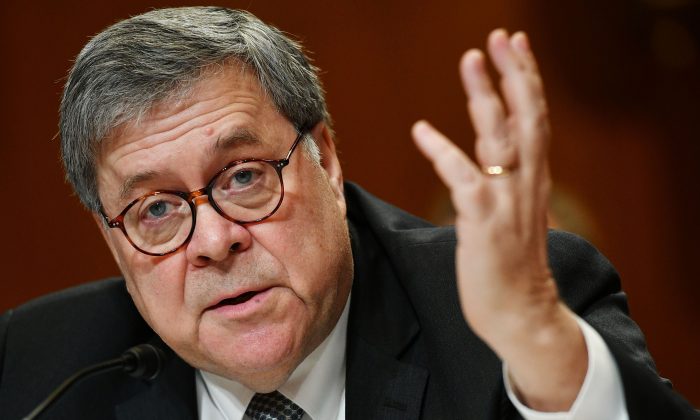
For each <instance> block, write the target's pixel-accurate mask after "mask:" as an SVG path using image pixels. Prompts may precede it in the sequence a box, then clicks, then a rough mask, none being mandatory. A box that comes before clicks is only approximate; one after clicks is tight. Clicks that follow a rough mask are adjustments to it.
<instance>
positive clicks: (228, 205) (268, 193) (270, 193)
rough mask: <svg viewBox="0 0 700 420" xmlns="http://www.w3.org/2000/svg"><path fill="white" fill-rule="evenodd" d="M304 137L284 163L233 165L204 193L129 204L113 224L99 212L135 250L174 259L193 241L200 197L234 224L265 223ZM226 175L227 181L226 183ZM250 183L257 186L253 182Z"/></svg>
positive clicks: (152, 196)
mask: <svg viewBox="0 0 700 420" xmlns="http://www.w3.org/2000/svg"><path fill="white" fill-rule="evenodd" d="M306 133H307V131H306V130H301V131H299V132H298V133H297V137H296V139H295V140H294V143H292V146H291V147H290V148H289V151H288V152H287V156H286V157H285V158H283V159H242V160H235V161H233V162H229V163H228V164H227V165H226V166H224V167H223V168H222V169H221V170H219V171H218V172H217V173H216V174H215V175H214V176H213V177H212V179H211V180H210V181H209V182H208V183H207V185H206V186H205V187H204V188H200V189H198V190H194V191H190V192H183V191H173V190H158V191H152V192H150V193H148V194H144V195H142V196H141V197H139V198H137V199H135V200H133V201H131V202H130V203H129V204H128V205H127V206H126V207H125V208H124V210H122V211H121V213H119V215H118V216H116V217H114V218H113V219H111V220H110V219H109V218H108V217H107V215H106V214H105V211H104V209H103V208H100V210H99V212H100V214H101V216H102V217H103V218H104V221H105V223H106V224H107V226H109V227H110V228H118V229H120V230H121V231H122V233H123V234H124V236H125V237H126V239H127V240H128V241H129V243H130V244H131V245H132V246H133V247H134V248H135V249H136V250H138V251H140V252H142V253H144V254H146V255H152V256H163V255H167V254H171V253H173V252H175V251H177V250H179V249H180V248H182V247H183V246H184V245H185V244H187V243H188V242H189V241H190V239H191V238H192V234H193V233H194V229H195V225H196V220H197V210H196V206H197V200H198V199H200V200H201V198H200V197H204V196H206V197H207V198H208V201H209V203H210V204H211V206H212V207H213V208H214V210H216V212H217V213H218V214H220V215H221V216H222V217H224V218H225V219H227V220H229V221H231V222H233V223H237V224H240V225H243V224H249V223H256V222H260V221H263V220H265V219H267V218H268V217H270V216H272V215H273V214H274V213H275V212H276V211H277V210H278V209H279V208H280V206H281V205H282V199H283V198H284V180H283V178H282V169H284V168H285V167H286V166H287V165H289V160H290V158H291V156H292V153H294V150H296V148H297V146H298V144H299V143H300V142H301V140H302V139H303V138H304V135H305V134H306ZM272 170H273V171H274V172H271V171H272ZM273 173H274V174H276V176H274V175H273ZM223 174H227V176H226V177H223V178H222V175H223ZM252 178H255V180H253V181H251V179H252ZM272 178H275V179H276V180H277V181H275V180H273V179H272ZM241 180H242V181H241ZM222 182H224V184H223V185H222ZM229 182H230V183H239V182H240V183H242V184H243V185H242V187H241V188H242V189H241V191H240V192H230V190H231V188H229V186H230V185H229ZM185 203H186V204H187V205H185ZM168 210H172V211H169V212H168ZM188 211H189V217H188V214H187V212H188ZM166 212H167V214H166ZM232 213H233V214H232ZM188 225H189V226H188ZM129 231H131V235H130V234H129ZM142 231H143V232H142ZM144 232H145V233H144ZM185 232H186V234H185ZM149 235H150V237H149V238H146V236H149Z"/></svg>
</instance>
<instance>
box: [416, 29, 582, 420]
mask: <svg viewBox="0 0 700 420" xmlns="http://www.w3.org/2000/svg"><path fill="white" fill-rule="evenodd" d="M488 52H489V55H490V57H491V60H492V61H493V63H494V65H495V67H496V69H497V70H498V72H499V73H500V75H501V83H500V88H501V92H502V94H503V99H504V101H505V104H504V101H502V100H501V98H500V97H499V95H498V92H497V91H496V90H495V88H494V87H493V84H492V82H491V80H490V77H489V75H488V73H487V71H486V68H485V58H484V54H483V53H482V52H481V51H479V50H470V51H467V52H466V53H465V54H464V56H463V57H462V60H461V63H460V74H461V77H462V82H463V84H464V88H465V91H466V93H467V95H468V98H469V101H468V110H469V116H470V118H471V120H472V123H473V126H474V128H475V130H476V135H477V140H476V162H475V161H473V160H471V159H470V158H469V157H468V156H467V155H466V154H465V153H464V152H462V150H460V149H459V148H458V147H457V146H455V145H454V144H453V143H452V142H451V141H450V140H449V139H447V138H446V137H445V136H444V135H442V134H441V133H440V132H438V131H437V130H436V129H434V128H433V127H432V126H430V125H429V124H428V123H427V122H424V121H419V122H417V123H416V124H415V125H414V127H413V136H414V139H415V142H416V144H417V145H418V147H419V149H420V150H421V151H422V152H423V154H424V155H425V156H426V157H427V158H428V159H429V160H430V161H431V162H432V163H433V166H434V168H435V171H436V172H437V174H438V175H439V176H440V178H441V179H442V181H443V182H444V183H445V184H446V185H447V187H448V188H449V190H450V194H451V199H452V203H453V206H454V208H455V210H456V213H457V216H456V222H455V224H456V231H457V239H458V245H457V252H456V265H457V267H456V268H457V282H458V290H459V295H460V296H459V297H460V303H461V307H462V312H463V313H464V316H465V319H466V320H467V322H468V323H469V324H470V326H471V327H472V329H473V330H474V331H475V332H476V333H477V334H478V335H479V336H480V337H481V338H482V339H483V340H484V341H485V342H486V343H487V344H488V345H489V346H490V347H491V348H492V349H493V350H494V351H495V352H496V353H497V354H498V355H499V356H500V357H501V358H502V359H504V360H505V361H506V362H507V363H508V366H509V371H510V374H511V377H512V379H513V382H514V384H515V385H516V388H517V389H518V390H519V392H520V395H521V397H522V398H523V399H524V400H525V402H526V403H527V404H529V405H530V406H531V407H533V408H536V409H539V410H543V411H559V410H566V409H568V408H569V406H570V405H571V403H572V402H573V401H574V399H575V397H576V395H577V394H578V390H579V389H580V386H581V383H582V382H583V378H584V376H585V372H586V367H587V354H586V348H585V343H584V340H583V337H582V334H581V332H580V330H579V327H578V324H577V323H576V320H575V318H574V317H573V315H572V314H571V312H570V311H569V310H568V309H567V308H566V307H565V306H564V305H563V304H562V303H561V301H560V299H559V295H558V292H557V289H556V284H555V283H554V280H553V279H552V277H551V274H550V270H549V267H548V265H547V248H546V236H547V225H546V212H547V203H548V198H549V190H550V184H551V180H550V173H549V168H548V165H547V147H548V143H549V139H550V129H549V122H548V119H547V106H546V102H545V99H544V93H543V89H542V81H541V78H540V75H539V72H538V69H537V64H536V62H535V58H534V56H533V55H532V52H531V50H530V47H529V43H528V40H527V37H526V35H525V34H524V33H522V32H520V33H516V34H515V35H513V36H512V37H509V36H508V34H507V33H506V31H504V30H496V31H493V32H492V33H491V35H490V36H489V39H488Z"/></svg>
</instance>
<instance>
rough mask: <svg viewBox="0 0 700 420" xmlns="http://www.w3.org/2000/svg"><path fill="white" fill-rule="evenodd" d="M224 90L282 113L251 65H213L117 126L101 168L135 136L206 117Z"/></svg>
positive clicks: (103, 150) (101, 154) (103, 147)
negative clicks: (109, 157)
mask: <svg viewBox="0 0 700 420" xmlns="http://www.w3.org/2000/svg"><path fill="white" fill-rule="evenodd" d="M222 89H228V90H230V91H235V92H240V94H241V97H240V100H241V101H242V102H250V103H258V104H260V105H261V108H264V109H265V110H266V111H267V112H268V113H269V112H276V113H279V111H278V110H277V108H276V107H275V105H274V103H273V102H272V100H271V98H270V96H269V94H268V93H267V92H266V91H265V89H263V87H262V86H261V84H260V82H259V80H258V77H257V74H256V73H255V71H253V70H252V69H251V68H250V67H249V66H247V65H245V64H243V63H241V62H240V61H238V60H236V59H232V60H229V61H228V62H225V63H221V64H216V65H211V66H209V67H207V68H205V69H202V70H201V71H200V72H199V73H198V74H197V75H196V77H193V78H192V80H190V81H188V82H186V83H182V84H180V85H178V86H176V87H175V88H174V89H172V90H171V92H169V93H168V94H167V95H165V97H163V98H162V99H159V100H157V101H155V102H154V103H153V104H150V105H149V106H148V107H147V108H144V109H142V110H140V111H139V112H138V113H136V115H135V116H134V117H133V118H131V119H129V120H127V121H124V122H122V123H120V124H118V125H116V127H115V128H113V129H112V130H111V131H110V132H109V133H108V135H107V136H106V137H105V138H103V139H102V141H101V142H100V145H99V146H100V147H99V149H98V153H97V160H96V164H97V166H98V167H99V166H100V164H101V163H103V162H104V158H105V156H107V155H109V153H110V152H111V151H113V150H114V149H115V148H119V147H120V146H122V145H123V144H124V143H127V142H130V141H132V140H133V139H134V138H135V137H147V136H149V135H152V134H153V133H156V132H158V131H160V130H163V129H164V127H167V126H168V125H173V124H177V122H173V121H177V120H178V119H181V120H188V119H189V118H190V117H191V118H193V119H203V118H205V116H198V115H197V114H198V113H201V112H202V111H201V109H206V108H207V107H211V106H212V103H215V102H216V101H217V100H218V99H220V98H218V97H219V96H220V94H221V91H222ZM280 116H281V114H280ZM284 120H285V121H286V118H284ZM190 123H193V122H192V121H190ZM183 128H186V127H183Z"/></svg>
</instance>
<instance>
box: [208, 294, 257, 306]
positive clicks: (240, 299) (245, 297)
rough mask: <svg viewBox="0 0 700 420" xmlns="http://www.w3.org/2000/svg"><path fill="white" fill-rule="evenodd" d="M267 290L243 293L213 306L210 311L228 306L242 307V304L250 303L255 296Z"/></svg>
mask: <svg viewBox="0 0 700 420" xmlns="http://www.w3.org/2000/svg"><path fill="white" fill-rule="evenodd" d="M264 291H265V290H252V291H250V292H245V293H241V294H240V295H238V296H236V297H233V298H228V299H224V300H222V301H221V302H219V303H217V304H216V305H214V306H212V307H211V308H210V309H217V308H220V307H222V306H228V305H240V304H241V303H245V302H248V301H249V300H251V299H252V298H253V296H255V295H257V294H259V293H261V292H264Z"/></svg>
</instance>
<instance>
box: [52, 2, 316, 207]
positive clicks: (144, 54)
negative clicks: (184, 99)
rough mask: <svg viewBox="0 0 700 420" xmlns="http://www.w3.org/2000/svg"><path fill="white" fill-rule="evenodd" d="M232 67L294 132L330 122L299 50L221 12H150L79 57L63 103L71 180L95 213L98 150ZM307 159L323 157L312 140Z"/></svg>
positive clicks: (245, 16) (259, 25)
mask: <svg viewBox="0 0 700 420" xmlns="http://www.w3.org/2000/svg"><path fill="white" fill-rule="evenodd" d="M233 61H237V62H239V63H241V64H243V65H244V66H245V67H246V68H248V69H250V70H252V71H253V72H254V73H255V74H256V75H257V78H258V81H259V82H260V86H261V87H262V89H263V91H264V92H265V94H266V95H268V96H269V98H270V99H271V101H272V103H273V104H274V106H275V107H276V108H277V110H278V111H279V112H280V113H281V114H282V115H284V116H285V117H286V118H287V119H288V120H289V121H290V122H291V123H292V124H293V125H294V126H295V128H296V129H297V130H299V131H301V130H308V129H311V128H312V127H313V126H314V125H316V124H317V123H318V122H320V121H325V122H326V123H327V124H328V125H329V127H330V116H329V114H328V111H327V110H326V102H325V97H324V91H323V88H322V86H321V82H320V80H319V78H318V75H317V72H318V69H317V68H316V67H314V66H313V65H311V64H310V63H309V60H308V58H307V57H306V56H305V55H304V52H303V51H302V48H301V46H300V44H299V43H298V42H295V41H294V40H292V39H290V38H289V37H288V36H286V35H285V34H283V33H282V32H281V31H280V30H278V29H277V28H275V27H273V26H270V25H267V24H265V23H264V22H262V21H261V20H259V19H258V18H256V17H255V16H253V15H251V14H250V13H247V12H244V11H240V10H231V9H225V8H220V7H183V8H173V9H160V10H153V11H150V12H148V13H144V14H142V15H138V16H134V17H132V18H130V19H126V20H123V21H121V22H118V23H116V24H114V25H112V26H110V27H109V28H107V29H105V30H104V31H102V32H101V33H99V34H97V35H96V36H95V37H93V38H92V39H91V40H90V42H88V43H87V45H85V47H84V48H83V50H82V51H81V52H80V54H78V57H77V58H76V61H75V64H74V65H73V68H72V69H71V71H70V73H69V75H68V80H67V82H66V85H65V88H64V91H63V98H62V101H61V110H60V113H61V117H60V136H61V156H62V159H63V164H64V167H65V170H66V178H67V179H68V181H69V182H70V183H71V184H72V185H73V188H74V189H75V191H76V193H77V195H78V197H79V198H80V201H81V202H82V203H83V204H84V205H85V206H86V207H87V208H88V209H90V210H92V211H97V210H99V208H100V199H99V195H98V191H97V178H96V160H97V158H98V156H97V153H98V150H99V148H98V145H99V144H100V142H101V141H102V140H103V139H105V138H106V137H107V136H109V135H110V134H111V133H112V132H113V131H114V130H115V129H116V128H117V127H119V126H121V125H122V124H124V123H128V122H131V121H138V120H139V119H140V118H142V117H143V116H144V115H145V114H146V113H147V112H148V111H149V110H150V109H151V108H152V107H153V106H154V105H156V104H157V103H159V102H162V101H165V100H168V99H171V98H176V97H178V96H181V95H183V94H186V90H187V89H188V88H189V87H191V86H192V85H193V84H194V82H196V81H197V80H199V79H200V78H201V77H204V76H206V74H207V73H206V72H207V71H208V70H209V69H212V68H214V67H216V66H221V65H227V64H229V63H231V62H233ZM305 145H306V150H307V153H308V154H309V156H311V157H312V158H314V159H315V160H316V161H318V159H319V156H318V148H317V146H316V144H315V143H314V141H313V139H312V138H311V136H310V135H308V136H307V137H306V139H305Z"/></svg>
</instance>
